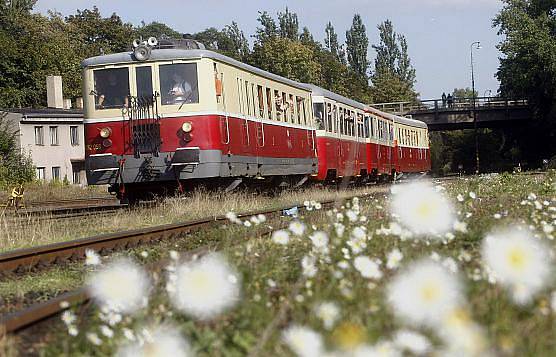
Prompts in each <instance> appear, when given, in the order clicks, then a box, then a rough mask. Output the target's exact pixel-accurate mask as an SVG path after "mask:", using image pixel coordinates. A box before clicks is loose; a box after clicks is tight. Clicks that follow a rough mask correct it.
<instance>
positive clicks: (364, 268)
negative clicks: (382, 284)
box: [353, 256, 382, 279]
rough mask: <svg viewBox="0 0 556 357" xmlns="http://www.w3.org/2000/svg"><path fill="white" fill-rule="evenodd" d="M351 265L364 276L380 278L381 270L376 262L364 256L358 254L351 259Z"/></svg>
mask: <svg viewBox="0 0 556 357" xmlns="http://www.w3.org/2000/svg"><path fill="white" fill-rule="evenodd" d="M353 266H354V267H355V269H357V270H358V271H359V273H361V275H362V276H363V277H364V278H368V279H380V278H382V272H381V271H380V267H379V265H378V263H377V262H376V261H374V260H372V259H371V258H369V257H366V256H358V257H356V258H355V259H354V260H353Z"/></svg>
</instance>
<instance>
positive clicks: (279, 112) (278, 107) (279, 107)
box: [274, 90, 283, 121]
mask: <svg viewBox="0 0 556 357" xmlns="http://www.w3.org/2000/svg"><path fill="white" fill-rule="evenodd" d="M282 107H283V103H282V97H281V96H280V92H278V91H277V90H274V108H276V120H278V121H282V115H283V113H282Z"/></svg>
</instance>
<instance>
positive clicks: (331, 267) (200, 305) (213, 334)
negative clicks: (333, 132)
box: [62, 175, 556, 357]
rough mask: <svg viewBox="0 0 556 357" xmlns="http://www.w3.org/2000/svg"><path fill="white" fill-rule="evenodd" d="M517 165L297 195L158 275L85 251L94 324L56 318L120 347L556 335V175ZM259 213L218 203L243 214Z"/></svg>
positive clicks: (216, 350) (157, 351)
mask: <svg viewBox="0 0 556 357" xmlns="http://www.w3.org/2000/svg"><path fill="white" fill-rule="evenodd" d="M512 180H514V181H515V180H518V179H517V178H513V177H509V178H508V177H506V176H504V175H485V176H481V177H479V178H474V179H467V178H463V179H458V180H455V181H454V183H450V184H443V183H442V182H434V181H433V182H424V181H416V182H410V183H402V184H395V185H393V188H392V189H391V191H390V192H389V193H387V194H386V195H383V194H374V195H373V196H371V197H361V198H354V199H351V200H348V201H344V202H343V203H338V204H337V205H336V206H335V208H332V209H327V210H325V209H323V205H322V204H320V203H319V202H316V201H306V202H304V204H303V206H300V207H298V208H296V210H295V214H289V213H288V212H284V216H283V217H282V221H281V222H280V224H278V225H276V228H275V229H274V230H273V231H272V232H271V233H270V234H267V233H265V234H264V235H258V234H252V235H253V237H251V238H252V239H250V240H249V241H247V242H244V241H243V240H241V241H242V242H240V243H238V244H237V246H235V245H234V246H233V247H226V248H225V252H221V253H210V254H207V255H204V256H199V257H197V256H193V257H188V258H187V259H184V257H182V256H181V254H179V253H177V252H175V251H171V252H170V253H169V255H170V264H168V265H167V266H166V268H165V271H164V272H163V273H160V274H156V273H155V274H152V273H147V272H146V271H145V270H144V268H142V267H141V266H139V265H137V264H136V263H135V262H133V261H132V260H129V259H127V260H126V259H124V260H115V261H113V262H111V263H105V262H103V259H104V258H103V259H101V258H100V257H99V256H98V255H96V254H95V253H94V252H89V253H88V254H87V264H88V266H89V267H92V268H89V269H91V277H90V280H89V281H90V286H91V289H92V290H91V294H92V296H93V297H94V299H95V301H96V302H97V303H98V304H99V306H100V308H99V314H98V316H97V317H96V318H97V320H98V321H99V323H98V326H96V327H95V328H93V329H89V330H88V331H79V330H78V327H79V326H80V324H79V323H78V321H77V320H78V319H77V316H76V315H75V314H74V313H73V312H72V311H71V310H68V311H66V312H65V313H64V315H63V317H62V321H63V322H64V324H65V326H66V328H67V332H68V334H69V335H71V336H78V337H79V336H82V337H83V338H84V339H86V340H87V341H88V344H89V346H95V347H96V348H99V349H103V348H104V349H105V350H103V351H109V352H110V354H116V355H119V356H131V355H168V354H170V353H171V354H176V355H178V356H190V355H193V354H194V353H200V354H214V355H221V354H230V355H248V354H251V355H253V354H256V355H291V354H293V355H296V356H301V357H304V356H348V357H351V356H379V355H380V356H407V355H409V356H432V355H438V356H497V355H525V354H530V355H535V354H542V352H546V351H543V350H539V349H536V350H535V348H539V347H538V345H536V344H533V343H531V344H520V343H519V341H520V339H521V338H530V339H535V338H538V337H537V336H538V335H542V334H545V335H546V336H544V337H541V338H543V339H544V340H543V341H545V342H546V341H552V340H553V338H556V334H555V333H554V332H553V331H550V329H549V328H547V326H551V323H552V321H553V319H554V318H556V290H555V286H556V281H555V279H554V277H553V276H554V269H553V265H554V264H553V262H554V258H555V250H554V241H553V239H554V234H555V233H554V228H553V227H554V226H555V225H556V224H555V223H556V208H555V207H556V186H554V185H553V184H552V183H551V184H550V186H546V185H545V186H543V187H544V188H543V189H542V190H534V189H533V188H532V187H534V186H533V184H527V185H522V184H521V185H518V184H514V185H513V186H512V185H509V184H508V182H509V183H512V182H513V181H512ZM518 182H523V180H522V181H518ZM526 182H529V181H526ZM506 185H509V186H506ZM523 186H526V187H527V188H526V189H525V188H523ZM511 200H513V201H511ZM508 202H513V204H514V205H513V206H511V205H510V204H509V203H508ZM292 212H293V211H292ZM263 217H264V216H263ZM263 217H260V216H253V217H241V218H239V217H238V216H237V215H236V214H234V213H229V214H228V215H227V218H228V220H229V222H230V223H231V226H233V225H241V226H243V227H254V226H257V225H260V224H263V223H265V221H266V218H263ZM246 222H247V223H246ZM247 232H248V234H250V233H249V231H248V230H247ZM253 232H254V231H253ZM232 261H233V263H234V264H232ZM160 290H162V292H161V291H160ZM155 292H156V293H155ZM514 325H515V326H514ZM529 331H532V332H529ZM533 331H534V332H533ZM533 333H534V336H533V335H532V334H533ZM109 341H110V342H109ZM112 341H116V342H114V343H113V342H112ZM530 348H532V349H533V350H530ZM169 351H171V352H169ZM532 351H533V352H532Z"/></svg>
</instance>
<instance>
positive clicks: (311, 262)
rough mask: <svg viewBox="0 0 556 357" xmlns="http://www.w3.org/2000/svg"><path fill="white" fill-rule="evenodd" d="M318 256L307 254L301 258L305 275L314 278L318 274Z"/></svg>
mask: <svg viewBox="0 0 556 357" xmlns="http://www.w3.org/2000/svg"><path fill="white" fill-rule="evenodd" d="M315 264H316V258H315V257H313V256H310V255H306V256H304V257H303V258H302V259H301V269H302V273H303V275H304V276H306V277H308V278H312V277H314V276H315V275H317V272H318V270H317V267H316V265H315Z"/></svg>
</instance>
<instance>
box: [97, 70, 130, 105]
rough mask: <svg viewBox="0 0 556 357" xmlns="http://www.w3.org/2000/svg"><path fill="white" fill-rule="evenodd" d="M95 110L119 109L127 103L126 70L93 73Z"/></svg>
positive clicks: (127, 83)
mask: <svg viewBox="0 0 556 357" xmlns="http://www.w3.org/2000/svg"><path fill="white" fill-rule="evenodd" d="M93 76H94V83H95V93H96V94H95V109H109V108H121V107H123V106H126V105H127V104H128V103H127V102H128V97H129V95H130V92H129V70H128V68H127V67H126V68H110V69H99V70H96V71H94V72H93Z"/></svg>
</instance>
